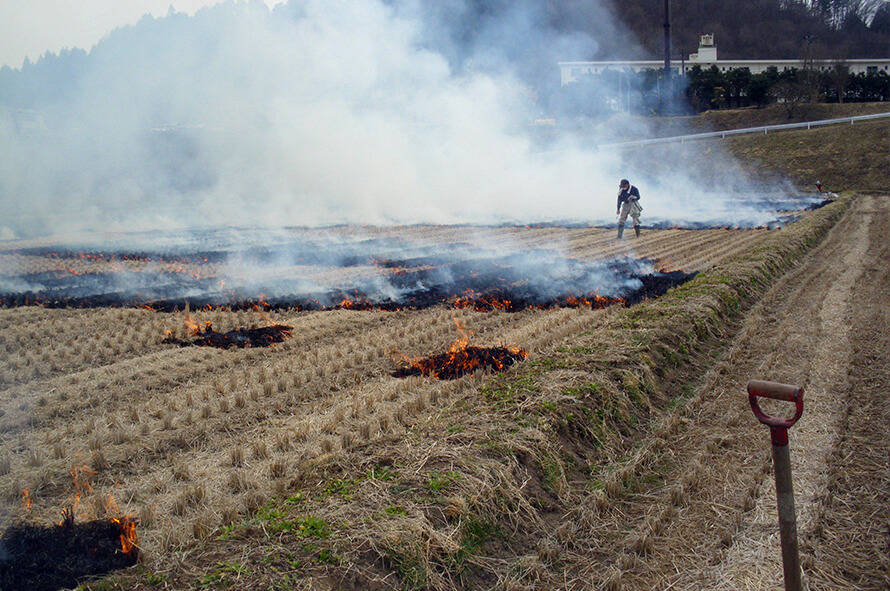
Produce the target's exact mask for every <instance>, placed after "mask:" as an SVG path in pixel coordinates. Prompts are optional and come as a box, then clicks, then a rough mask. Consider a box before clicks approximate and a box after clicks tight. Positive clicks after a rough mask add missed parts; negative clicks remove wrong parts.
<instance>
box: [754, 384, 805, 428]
mask: <svg viewBox="0 0 890 591" xmlns="http://www.w3.org/2000/svg"><path fill="white" fill-rule="evenodd" d="M758 397H760V398H772V399H774V400H784V401H786V402H793V403H795V405H796V406H797V412H795V414H794V416H793V417H792V418H790V419H783V418H781V417H771V416H769V415H767V414H766V413H764V412H763V411H762V410H761V409H760V404H758V403H757V398H758ZM748 402H750V403H751V410H753V411H754V416H756V417H757V420H759V421H760V422H761V423H763V424H764V425H768V426H769V427H770V429H772V430H774V431H775V430H777V429H779V430H786V429H788V428H789V427H791V426H792V425H793V424H794V423H796V422H797V419H799V418H800V415H802V414H803V388H798V387H797V386H789V385H788V384H777V383H776V382H764V381H762V380H751V381H750V382H748ZM786 438H787V435H786Z"/></svg>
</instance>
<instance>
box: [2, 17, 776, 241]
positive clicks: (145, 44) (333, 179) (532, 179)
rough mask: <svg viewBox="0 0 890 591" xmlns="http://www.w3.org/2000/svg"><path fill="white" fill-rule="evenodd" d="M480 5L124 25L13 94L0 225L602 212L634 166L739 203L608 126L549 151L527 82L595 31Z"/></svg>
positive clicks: (165, 224) (679, 194) (7, 232)
mask: <svg viewBox="0 0 890 591" xmlns="http://www.w3.org/2000/svg"><path fill="white" fill-rule="evenodd" d="M469 4H470V3H469V2H466V1H462V0H452V1H450V2H445V3H434V4H433V7H430V6H425V3H422V2H419V0H395V1H389V2H385V1H383V0H363V1H361V2H347V1H343V0H335V1H331V0H300V1H296V0H292V1H291V2H290V3H289V4H287V5H281V6H278V7H277V8H276V9H274V10H270V9H269V8H268V7H267V6H266V5H265V4H264V3H263V2H258V1H254V2H246V3H242V2H234V1H231V0H230V1H229V2H225V3H223V4H220V5H217V6H215V7H212V8H207V9H203V10H200V11H198V12H197V13H196V14H195V15H194V17H190V16H187V15H184V14H170V15H168V16H167V17H165V18H162V19H153V18H151V17H145V18H144V19H143V20H142V21H140V22H139V23H138V24H137V25H135V26H130V27H125V28H122V29H119V30H117V31H115V32H113V33H112V34H111V35H109V36H108V37H107V38H106V39H104V40H103V41H102V42H101V43H99V44H98V45H97V46H96V47H95V48H93V49H92V50H91V52H90V54H89V59H88V61H87V62H86V63H87V64H88V67H87V71H86V72H83V73H82V74H81V75H80V76H79V77H78V78H77V82H76V85H72V86H70V87H66V88H65V91H66V92H64V93H61V96H60V97H59V98H57V99H56V100H54V101H53V102H52V103H50V104H47V105H45V106H44V107H43V108H41V109H40V110H39V113H37V114H32V113H21V112H15V111H13V110H5V111H4V110H0V143H2V145H3V146H4V158H2V159H0V209H2V211H3V212H4V221H3V222H0V236H3V237H4V238H10V237H13V236H28V235H41V234H50V233H59V232H63V231H64V232H70V231H96V230H111V231H126V232H133V231H145V230H151V229H167V230H169V229H177V228H183V229H187V228H196V227H204V228H206V227H219V226H251V227H254V226H263V227H280V226H314V225H325V224H334V223H365V224H395V223H401V224H404V223H439V224H441V223H486V224H492V223H504V222H522V223H525V222H540V221H572V222H576V223H578V222H599V223H606V222H614V217H613V216H612V215H611V212H612V210H613V209H614V205H615V195H616V192H617V181H618V179H619V178H622V177H629V178H632V179H635V180H634V182H635V184H638V185H640V188H641V191H642V193H643V201H642V203H643V206H644V208H645V209H646V211H645V213H644V216H648V220H647V221H649V220H653V219H656V218H655V217H654V216H662V215H667V214H672V215H675V216H676V214H677V213H678V212H679V213H682V212H684V211H687V210H688V211H690V212H694V214H695V216H694V217H696V219H700V218H707V217H708V216H709V215H720V216H724V215H727V213H730V214H731V213H733V212H737V209H736V208H735V206H734V205H733V204H732V203H731V202H729V201H727V200H728V199H731V198H732V197H731V196H730V195H729V194H728V193H726V192H721V190H720V188H719V187H718V188H716V189H715V188H709V189H708V190H707V191H699V189H698V188H697V187H700V186H701V183H700V182H699V181H697V180H694V179H691V178H690V177H689V176H688V175H687V174H686V172H685V168H687V167H688V166H684V164H683V163H678V165H676V166H674V167H672V168H671V171H670V174H667V173H665V174H658V175H653V174H651V171H647V170H646V169H638V170H635V169H634V168H633V165H632V164H630V163H629V161H628V160H627V159H626V157H625V155H623V154H622V153H620V152H616V151H600V150H597V149H596V148H595V147H594V146H595V145H596V144H597V143H599V142H603V141H607V140H608V139H609V138H608V137H607V136H599V137H596V136H594V137H584V138H580V137H579V136H578V135H574V136H572V137H563V138H559V137H557V138H555V139H553V140H552V141H551V143H550V144H549V145H548V148H547V151H546V152H545V153H542V151H541V148H540V146H539V145H538V144H537V143H536V142H535V140H534V127H533V122H534V121H535V119H538V118H540V117H541V116H542V115H546V113H545V112H543V111H542V108H543V104H544V103H543V101H542V97H541V96H538V95H536V93H535V91H534V90H533V89H532V88H531V87H530V86H529V84H528V83H527V82H526V81H525V80H527V77H528V75H529V74H530V73H532V74H535V75H544V74H543V70H544V68H543V66H542V64H547V68H551V70H550V73H551V74H552V75H553V76H554V77H556V76H557V65H556V61H557V60H559V59H578V58H583V57H585V56H586V55H588V54H589V52H590V50H591V49H592V48H594V47H596V46H597V42H596V40H595V39H592V38H590V37H586V36H583V35H578V34H574V35H569V36H561V37H557V36H554V35H553V33H552V31H548V30H547V29H546V27H544V24H543V23H544V21H545V20H546V18H545V17H546V14H545V7H546V3H545V2H543V1H540V0H537V1H536V0H524V1H522V2H515V3H512V4H513V6H512V8H511V9H509V10H506V11H504V13H503V15H502V17H501V18H499V19H496V20H493V19H490V18H489V19H487V20H485V21H482V23H481V24H480V26H481V27H482V30H476V31H473V34H472V35H471V40H470V41H468V42H466V43H458V42H456V41H455V38H460V37H461V34H463V35H464V37H466V36H467V34H466V31H460V30H458V29H457V28H456V25H455V23H454V22H451V21H449V20H448V18H450V16H449V15H450V14H457V15H461V14H464V15H465V14H466V12H467V11H468V10H469ZM592 10H593V9H592ZM589 14H590V15H591V18H593V16H592V15H593V13H592V12H590V11H589ZM595 14H596V15H597V16H601V17H602V18H603V19H606V18H607V16H606V15H607V13H606V12H605V11H604V10H602V9H600V8H596V9H595ZM446 17H447V18H446ZM615 30H616V31H619V32H618V33H616V37H618V36H619V35H623V33H621V32H620V30H619V29H618V28H617V27H615ZM523 48H527V51H528V52H537V54H536V57H535V59H527V58H528V57H529V56H528V55H525V56H524V55H523ZM521 58H524V59H521ZM23 120H27V121H32V122H33V121H37V122H38V123H39V124H29V125H22V121H23ZM605 133H607V132H605ZM715 157H716V155H715ZM721 158H722V157H721ZM686 164H687V165H688V164H689V163H686ZM636 179H641V180H643V179H645V180H646V181H647V183H646V184H642V183H641V182H640V181H637V180H636ZM704 193H706V194H707V199H705V198H704ZM649 199H651V202H650V201H649ZM649 203H651V205H649ZM656 203H657V204H658V205H656ZM752 215H760V214H758V213H757V212H753V213H752ZM690 216H692V213H690ZM681 217H682V216H681ZM723 219H726V218H723Z"/></svg>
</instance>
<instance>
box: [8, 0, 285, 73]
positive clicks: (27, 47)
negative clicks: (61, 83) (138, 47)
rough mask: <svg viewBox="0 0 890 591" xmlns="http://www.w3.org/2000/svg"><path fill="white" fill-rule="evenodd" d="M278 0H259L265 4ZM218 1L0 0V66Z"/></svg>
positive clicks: (84, 45)
mask: <svg viewBox="0 0 890 591" xmlns="http://www.w3.org/2000/svg"><path fill="white" fill-rule="evenodd" d="M283 1H284V0H265V2H266V4H268V5H269V6H274V5H275V4H280V3H281V2H283ZM219 2H220V0H0V67H2V66H9V67H10V68H20V67H22V63H23V62H24V61H25V58H26V57H27V58H29V59H30V60H31V61H36V60H37V59H38V58H39V57H40V56H41V55H43V54H44V53H46V52H47V51H51V52H53V53H58V52H59V51H61V50H63V49H73V48H75V47H79V48H81V49H85V50H90V49H91V48H92V47H93V46H94V45H95V44H96V43H97V42H98V41H99V40H100V39H102V38H103V37H104V36H105V35H107V34H108V33H110V32H111V31H112V30H114V29H116V28H117V27H121V26H124V25H128V24H133V23H135V22H136V21H138V20H139V19H140V18H142V16H143V15H145V14H151V15H153V16H156V17H157V16H164V15H166V14H167V12H168V11H169V10H170V7H171V6H172V7H173V8H174V10H175V11H176V12H185V13H187V14H190V15H191V14H194V13H195V11H196V10H198V9H199V8H202V7H204V6H210V5H213V4H218V3H219Z"/></svg>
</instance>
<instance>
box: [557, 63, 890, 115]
mask: <svg viewBox="0 0 890 591" xmlns="http://www.w3.org/2000/svg"><path fill="white" fill-rule="evenodd" d="M880 101H890V75H888V74H887V72H884V71H880V70H879V71H876V72H869V73H859V74H852V73H851V72H850V70H849V68H848V67H847V66H846V65H845V64H844V63H843V62H841V61H838V62H834V63H830V64H828V65H825V64H819V63H816V62H811V63H807V62H802V63H801V66H800V67H799V68H798V67H794V68H789V69H787V70H779V69H778V68H776V67H775V66H772V67H770V68H768V69H767V70H766V71H765V72H761V73H757V74H753V73H752V72H751V71H750V69H748V68H730V69H728V70H726V71H723V70H721V69H720V68H718V67H717V66H711V67H709V68H702V67H701V66H694V67H692V68H690V69H689V70H687V72H686V74H685V75H682V74H680V75H678V74H674V75H673V76H672V77H671V79H670V80H669V81H668V80H667V79H666V77H665V74H664V70H663V69H649V70H643V71H641V72H634V71H632V70H630V69H614V70H613V69H607V70H605V71H603V72H601V73H599V74H584V75H582V76H581V77H579V78H578V80H577V81H576V82H573V83H570V84H567V85H566V86H564V87H563V88H562V89H561V91H560V93H559V95H558V96H557V99H556V103H555V105H554V110H555V111H556V112H558V113H559V114H561V115H564V116H569V117H588V118H595V117H599V116H603V115H607V114H609V113H611V112H614V111H626V112H631V113H636V114H642V115H649V114H662V113H668V112H670V113H673V114H676V113H678V112H680V113H684V112H685V113H700V112H702V111H706V110H709V109H722V108H741V107H751V106H753V107H758V108H759V107H763V106H765V105H768V104H772V103H778V104H781V105H782V106H783V107H784V109H785V111H786V114H787V115H788V117H789V118H791V117H793V116H794V113H795V110H796V108H797V107H798V106H799V105H800V104H803V103H809V102H830V103H849V102H880Z"/></svg>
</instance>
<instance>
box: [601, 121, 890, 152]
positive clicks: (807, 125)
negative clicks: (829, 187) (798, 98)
mask: <svg viewBox="0 0 890 591" xmlns="http://www.w3.org/2000/svg"><path fill="white" fill-rule="evenodd" d="M884 117H890V113H876V114H874V115H857V116H856V117H843V118H841V119H823V120H821V121H805V122H803V123H785V124H783V125H764V126H762V127H746V128H744V129H729V130H726V131H711V132H708V133H695V134H691V135H677V136H672V137H660V138H652V139H645V140H634V141H632V142H619V143H616V144H599V147H601V148H631V147H639V146H651V145H654V144H671V143H675V142H680V143H681V144H682V143H685V142H692V141H696V140H704V139H711V138H726V137H727V136H731V135H742V134H745V133H763V134H768V133H769V132H771V131H783V130H786V129H811V128H813V127H819V126H822V125H836V124H838V123H849V124H850V125H853V124H855V123H856V122H857V121H866V120H869V119H881V118H884Z"/></svg>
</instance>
